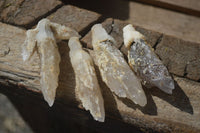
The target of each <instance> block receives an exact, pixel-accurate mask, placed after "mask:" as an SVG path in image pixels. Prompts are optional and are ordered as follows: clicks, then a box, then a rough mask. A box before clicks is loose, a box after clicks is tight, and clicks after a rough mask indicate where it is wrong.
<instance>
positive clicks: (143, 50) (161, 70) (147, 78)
mask: <svg viewBox="0 0 200 133" xmlns="http://www.w3.org/2000/svg"><path fill="white" fill-rule="evenodd" d="M123 31H124V42H125V45H126V46H127V47H128V49H129V51H128V60H129V64H130V66H131V67H132V68H133V70H134V71H135V72H136V73H137V75H139V76H140V77H141V79H142V80H143V83H144V84H145V85H146V86H147V87H151V86H156V87H158V88H160V89H161V90H162V91H164V92H166V93H169V94H171V93H172V90H173V89H174V80H173V79H172V77H171V76H170V74H169V72H168V70H167V68H166V67H165V66H164V65H163V63H162V62H161V60H160V59H159V58H158V57H157V55H156V54H155V53H154V51H153V49H152V48H151V47H150V45H148V44H147V43H146V41H145V40H144V36H143V35H140V33H139V32H137V31H135V29H134V28H133V27H132V25H127V26H126V27H124V29H123ZM134 35H135V36H134ZM137 35H138V36H137Z"/></svg>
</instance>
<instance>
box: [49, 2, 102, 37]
mask: <svg viewBox="0 0 200 133" xmlns="http://www.w3.org/2000/svg"><path fill="white" fill-rule="evenodd" d="M47 18H48V19H49V20H50V21H52V22H56V23H59V24H63V25H66V26H68V27H71V28H73V29H75V30H76V31H77V32H79V33H80V32H81V33H80V34H86V33H84V32H85V31H86V32H87V30H89V29H88V28H89V27H91V25H92V24H93V23H94V22H96V21H98V20H99V19H100V18H101V15H100V14H98V13H96V12H92V11H88V10H85V9H81V8H78V7H75V6H72V5H65V6H63V7H61V8H59V9H58V10H57V11H56V12H55V13H53V14H51V15H50V16H48V17H47Z"/></svg>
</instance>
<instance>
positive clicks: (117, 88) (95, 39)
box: [92, 24, 147, 106]
mask: <svg viewBox="0 0 200 133" xmlns="http://www.w3.org/2000/svg"><path fill="white" fill-rule="evenodd" d="M92 45H93V48H94V53H95V58H94V60H95V63H96V64H97V66H98V67H99V70H100V73H101V76H102V79H103V81H104V82H105V83H106V84H107V86H108V87H109V88H110V89H111V91H112V92H114V93H115V94H116V95H118V96H119V97H123V98H129V99H130V100H132V101H133V102H134V103H135V104H139V105H141V106H145V105H146V103H147V100H146V96H145V93H144V91H143V89H142V86H141V83H140V81H139V79H138V78H137V77H136V76H135V74H134V73H133V71H132V70H131V69H130V67H129V65H128V64H127V63H126V61H125V59H124V57H123V55H122V53H121V52H120V51H119V50H118V49H117V48H116V47H115V40H114V39H113V38H112V37H111V36H110V35H108V34H107V32H106V31H105V29H104V28H103V27H102V25H101V24H96V25H94V26H93V27H92Z"/></svg>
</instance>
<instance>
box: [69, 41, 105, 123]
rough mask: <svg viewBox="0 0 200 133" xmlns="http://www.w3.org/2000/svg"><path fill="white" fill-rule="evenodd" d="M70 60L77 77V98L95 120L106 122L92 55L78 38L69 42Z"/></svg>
mask: <svg viewBox="0 0 200 133" xmlns="http://www.w3.org/2000/svg"><path fill="white" fill-rule="evenodd" d="M68 45H69V47H70V53H69V55H70V60H71V63H72V67H73V69H74V72H75V76H76V91H75V92H76V96H77V97H78V98H79V99H80V100H81V102H82V104H83V107H84V108H85V109H86V110H89V111H90V113H91V114H92V116H93V117H94V119H95V120H97V121H100V122H104V119H105V111H104V102H103V97H102V94H101V90H100V88H99V84H98V80H97V77H96V73H95V69H94V65H93V61H92V58H91V57H90V55H89V54H88V53H87V52H86V51H84V50H83V49H82V46H81V44H80V42H79V40H78V38H77V37H72V38H70V40H69V44H68Z"/></svg>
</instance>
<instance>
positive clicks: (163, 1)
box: [135, 0, 200, 17]
mask: <svg viewBox="0 0 200 133" xmlns="http://www.w3.org/2000/svg"><path fill="white" fill-rule="evenodd" d="M135 1H138V2H142V3H147V4H151V5H155V6H159V7H161V8H166V9H170V10H174V11H179V12H182V13H186V14H189V15H194V16H198V17H200V1H199V0H135Z"/></svg>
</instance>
